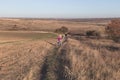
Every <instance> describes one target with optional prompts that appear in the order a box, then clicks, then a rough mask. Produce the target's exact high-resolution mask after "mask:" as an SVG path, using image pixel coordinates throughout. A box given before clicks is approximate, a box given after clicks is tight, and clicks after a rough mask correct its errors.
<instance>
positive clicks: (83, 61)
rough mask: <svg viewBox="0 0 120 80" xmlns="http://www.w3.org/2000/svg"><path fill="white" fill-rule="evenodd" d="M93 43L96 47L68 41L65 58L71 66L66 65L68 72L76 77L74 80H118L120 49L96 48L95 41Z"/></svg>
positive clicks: (119, 75) (119, 73) (119, 76)
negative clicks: (112, 50)
mask: <svg viewBox="0 0 120 80" xmlns="http://www.w3.org/2000/svg"><path fill="white" fill-rule="evenodd" d="M88 42H89V41H88ZM94 42H95V41H94ZM89 43H91V42H89ZM94 44H96V47H97V48H94V47H92V46H90V45H89V44H83V43H79V42H78V41H71V42H70V43H69V51H68V53H67V58H68V59H69V60H70V62H71V66H67V67H68V68H69V70H70V71H69V72H71V73H72V74H73V75H74V76H75V77H76V80H119V79H120V59H119V57H120V54H119V51H120V50H119V51H117V50H116V51H114V52H111V51H110V50H108V49H106V48H100V47H99V48H98V45H97V43H94ZM101 45H102V44H101ZM119 48H120V45H119ZM71 80H73V79H71Z"/></svg>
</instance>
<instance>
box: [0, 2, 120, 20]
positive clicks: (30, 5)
mask: <svg viewBox="0 0 120 80" xmlns="http://www.w3.org/2000/svg"><path fill="white" fill-rule="evenodd" d="M0 17H26V18H27V17H28V18H29V17H30V18H111V17H120V0H0Z"/></svg>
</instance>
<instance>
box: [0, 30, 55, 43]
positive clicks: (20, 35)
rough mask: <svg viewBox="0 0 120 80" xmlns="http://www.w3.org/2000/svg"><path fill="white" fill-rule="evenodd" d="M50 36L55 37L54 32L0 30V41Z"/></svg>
mask: <svg viewBox="0 0 120 80" xmlns="http://www.w3.org/2000/svg"><path fill="white" fill-rule="evenodd" d="M50 38H51V39H52V38H56V34H54V33H48V32H40V31H0V43H9V42H19V41H24V40H35V39H50Z"/></svg>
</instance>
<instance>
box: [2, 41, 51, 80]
mask: <svg viewBox="0 0 120 80" xmlns="http://www.w3.org/2000/svg"><path fill="white" fill-rule="evenodd" d="M50 47H51V45H50V44H48V43H46V42H44V41H39V40H38V41H27V42H21V43H18V44H4V45H0V79H1V80H23V79H24V78H25V79H24V80H34V79H32V78H36V77H39V75H40V74H39V75H33V74H35V73H36V74H38V72H39V71H38V70H40V66H41V65H42V63H43V61H44V58H45V56H46V55H47V51H48V50H50ZM34 71H35V72H34ZM29 74H30V75H29ZM27 75H28V76H29V77H28V76H27ZM26 78H29V79H26ZM35 80H37V79H35Z"/></svg>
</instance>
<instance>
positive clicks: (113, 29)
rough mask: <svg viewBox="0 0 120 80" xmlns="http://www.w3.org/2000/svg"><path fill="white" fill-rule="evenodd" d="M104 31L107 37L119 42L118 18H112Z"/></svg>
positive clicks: (119, 27)
mask: <svg viewBox="0 0 120 80" xmlns="http://www.w3.org/2000/svg"><path fill="white" fill-rule="evenodd" d="M106 32H107V34H108V37H109V38H111V39H112V40H114V41H115V42H120V20H119V19H116V20H112V21H111V22H110V24H108V26H107V27H106Z"/></svg>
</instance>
